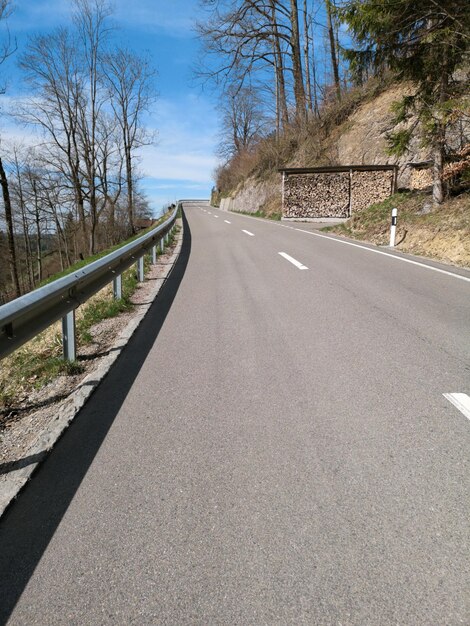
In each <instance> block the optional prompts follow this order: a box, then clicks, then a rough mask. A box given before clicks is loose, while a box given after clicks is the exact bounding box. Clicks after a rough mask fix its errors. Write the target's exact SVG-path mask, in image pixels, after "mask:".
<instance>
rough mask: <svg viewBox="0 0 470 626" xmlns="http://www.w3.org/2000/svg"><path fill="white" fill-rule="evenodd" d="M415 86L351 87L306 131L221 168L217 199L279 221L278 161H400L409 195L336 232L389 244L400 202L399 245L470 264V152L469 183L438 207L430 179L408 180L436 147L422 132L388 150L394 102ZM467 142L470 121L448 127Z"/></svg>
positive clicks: (454, 144) (458, 143)
mask: <svg viewBox="0 0 470 626" xmlns="http://www.w3.org/2000/svg"><path fill="white" fill-rule="evenodd" d="M411 89H412V87H411V85H409V84H399V85H397V84H391V85H389V86H384V85H379V84H377V83H372V84H369V85H368V86H367V88H365V89H362V90H354V91H352V92H350V93H349V94H348V96H347V97H346V98H345V99H344V101H343V102H342V103H341V105H337V104H335V105H331V106H330V107H329V108H327V109H326V110H325V111H324V114H323V117H322V119H321V120H320V121H315V122H312V123H311V124H310V125H309V128H308V130H307V132H306V133H304V134H303V135H300V134H299V132H298V131H297V132H296V131H295V129H289V130H288V131H287V132H286V133H285V134H284V136H283V137H281V138H280V140H278V141H277V142H275V140H274V139H273V138H269V139H266V140H263V141H262V142H260V143H259V144H258V145H257V146H256V148H255V150H253V151H252V152H251V153H250V154H249V155H241V156H240V157H238V158H235V159H232V161H231V162H230V163H229V164H228V165H226V166H225V168H223V169H222V172H221V174H222V175H220V172H219V180H218V184H219V193H218V194H217V193H216V194H215V195H214V197H213V202H214V204H216V205H219V204H220V200H221V198H224V197H225V198H230V200H229V202H228V203H227V202H225V203H224V206H226V207H227V208H229V210H233V211H241V212H247V213H255V212H256V213H258V215H264V216H266V217H274V218H278V219H279V218H280V217H281V213H282V198H281V175H280V174H279V173H278V171H277V169H278V167H280V166H283V167H313V166H318V165H351V164H354V165H358V164H360V165H379V164H395V165H398V167H399V170H398V188H399V190H401V191H402V192H403V193H399V194H397V195H395V196H394V198H393V200H392V201H386V202H385V203H381V204H380V205H374V206H372V207H369V208H368V209H366V210H364V211H361V212H358V213H355V214H354V215H353V216H352V217H351V218H350V219H349V220H348V222H346V223H345V224H342V225H340V226H339V227H337V228H335V229H334V232H335V233H336V234H340V235H346V236H350V237H354V238H357V239H363V240H367V241H371V242H373V243H377V244H380V245H383V244H384V243H385V240H386V239H387V237H388V232H389V228H390V210H391V206H392V205H391V204H390V202H392V203H394V206H398V207H400V208H399V210H400V218H399V236H398V237H397V241H399V242H400V243H399V245H398V248H399V249H402V250H404V251H405V250H406V251H408V252H412V253H415V254H422V255H427V256H431V257H433V258H436V259H439V260H442V261H444V262H447V263H453V264H457V265H462V266H467V267H468V266H470V231H469V228H470V194H469V192H468V191H465V185H467V189H468V181H469V180H470V159H469V158H468V156H467V157H465V158H463V160H462V163H461V164H462V165H463V167H465V168H466V172H464V175H463V176H461V177H460V178H461V180H463V182H464V184H463V187H462V186H461V187H460V189H459V190H458V191H459V195H458V196H457V197H452V195H456V192H455V191H454V192H453V194H449V198H448V200H447V201H446V202H444V204H443V205H441V206H440V207H439V208H438V209H433V208H432V203H431V198H430V194H429V192H430V189H429V188H426V185H425V184H424V185H422V186H423V187H424V189H421V190H415V191H412V192H411V193H410V192H409V187H410V184H412V183H413V182H415V181H412V180H411V179H412V176H415V175H416V169H414V170H413V166H414V165H415V164H417V163H422V162H425V161H427V160H428V159H429V157H430V148H429V147H425V146H424V145H423V143H422V141H421V140H420V137H419V134H417V135H415V136H414V137H413V139H412V141H411V143H410V146H409V150H408V152H407V153H406V154H405V155H404V156H403V157H400V158H398V157H396V156H390V155H389V154H387V135H388V133H389V132H390V131H391V130H392V129H393V127H394V125H393V113H392V110H391V109H392V105H393V103H394V102H396V101H398V100H399V99H400V98H402V97H403V96H404V95H407V94H409V93H410V92H411ZM413 121H414V120H413V119H410V120H409V121H408V122H407V123H408V124H412V123H413ZM468 144H470V125H469V124H466V125H465V124H463V123H461V122H459V123H458V124H457V123H456V124H455V126H454V128H451V129H450V132H449V145H450V147H451V149H453V150H459V149H461V148H462V147H463V146H466V145H468ZM410 164H411V165H410ZM461 169H462V168H461ZM421 174H423V172H421ZM424 174H425V175H429V174H428V172H424ZM425 182H426V181H425Z"/></svg>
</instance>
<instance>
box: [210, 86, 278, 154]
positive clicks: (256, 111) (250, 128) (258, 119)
mask: <svg viewBox="0 0 470 626" xmlns="http://www.w3.org/2000/svg"><path fill="white" fill-rule="evenodd" d="M219 110H220V112H221V113H222V125H221V142H220V145H219V151H218V152H219V155H220V156H222V157H223V158H225V159H229V158H231V157H232V156H234V155H236V154H241V153H243V152H245V151H247V150H249V149H250V148H251V147H252V146H253V145H254V144H255V143H256V142H257V141H258V140H259V139H260V138H261V137H262V136H263V135H264V133H265V129H266V121H267V120H266V116H265V114H264V112H263V107H262V102H261V100H260V97H259V96H258V95H257V92H256V91H255V90H254V89H253V88H249V87H243V88H242V89H238V88H237V87H236V86H233V85H232V86H231V87H229V88H228V90H227V91H226V92H225V93H224V94H223V96H222V98H221V103H220V106H219Z"/></svg>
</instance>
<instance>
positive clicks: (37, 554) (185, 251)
mask: <svg viewBox="0 0 470 626" xmlns="http://www.w3.org/2000/svg"><path fill="white" fill-rule="evenodd" d="M183 223H184V241H183V246H182V250H181V253H180V256H179V258H178V260H177V262H176V264H175V267H174V268H173V270H172V272H171V273H170V276H169V277H168V279H167V280H166V282H165V283H164V285H163V287H162V289H161V290H160V293H159V294H158V296H157V298H156V300H155V302H154V303H153V305H152V306H151V308H150V309H149V311H148V313H147V315H146V316H145V318H144V320H143V321H142V323H141V325H140V326H139V329H138V331H137V332H136V333H135V334H134V336H133V337H132V338H131V340H130V342H129V344H128V345H127V346H126V348H125V349H124V351H123V354H122V355H121V357H120V358H119V359H118V361H117V362H116V363H115V364H114V366H113V367H112V369H111V371H110V372H109V374H108V375H107V377H106V378H105V379H104V381H103V382H102V383H101V385H100V386H99V387H98V389H97V390H96V392H95V393H94V394H93V396H92V398H91V400H90V401H89V402H88V404H87V405H86V406H85V407H84V408H83V410H82V411H81V412H80V413H79V414H78V415H77V417H76V418H75V420H74V421H73V423H72V424H71V426H70V427H69V428H68V429H67V431H66V432H65V434H64V436H63V437H62V438H61V440H60V441H59V442H58V443H57V444H56V446H55V447H54V449H53V451H52V452H51V453H50V455H49V456H48V457H47V459H46V460H45V461H44V463H43V464H42V466H41V467H40V468H39V470H38V471H37V472H36V474H35V475H34V477H33V479H32V480H31V482H30V483H29V484H28V485H27V486H26V488H25V489H24V491H23V492H22V493H21V495H20V497H19V498H18V500H17V501H16V502H15V503H13V505H12V506H11V507H10V509H9V510H8V511H7V512H6V514H5V515H4V516H3V518H2V519H1V520H0V598H1V600H0V624H4V623H5V622H6V621H7V620H8V618H9V616H10V615H11V613H12V611H13V609H14V607H15V605H16V603H17V601H18V599H19V598H20V596H21V594H22V592H23V590H24V588H25V587H26V585H27V583H28V581H29V579H30V577H31V575H32V574H33V572H34V570H35V568H36V565H37V564H38V562H39V560H40V559H41V556H42V554H43V553H44V551H45V550H46V548H47V545H48V544H49V542H50V540H51V539H52V537H53V536H54V533H55V531H56V529H57V527H58V525H59V524H60V521H61V519H62V517H63V516H64V515H65V513H66V511H67V508H68V506H69V504H70V502H71V500H72V498H73V497H74V495H75V492H76V491H77V489H78V488H79V486H80V483H81V482H82V480H83V478H84V477H85V475H86V473H87V471H88V468H89V467H90V465H91V463H92V461H93V459H94V457H95V455H96V454H97V452H98V450H99V449H100V446H101V444H102V442H103V441H104V439H105V437H106V434H107V432H108V430H109V428H110V427H111V425H112V423H113V421H114V419H115V417H116V415H117V414H118V412H119V410H120V408H121V405H122V403H123V402H124V400H125V398H126V396H127V394H128V392H129V390H130V388H131V387H132V385H133V383H134V380H135V378H136V376H137V374H138V373H139V370H140V369H141V367H142V364H143V362H144V361H145V359H146V357H147V354H148V353H149V351H150V349H151V348H152V346H153V344H154V342H155V340H156V338H157V337H158V334H159V332H160V329H161V328H162V326H163V323H164V321H165V319H166V316H167V314H168V312H169V310H170V307H171V304H172V302H173V299H174V297H175V295H176V293H177V291H178V288H179V285H180V283H181V280H182V278H183V276H184V273H185V270H186V266H187V264H188V260H189V256H190V251H191V233H190V230H189V225H188V222H187V220H186V217H185V216H184V213H183ZM90 514H92V512H90Z"/></svg>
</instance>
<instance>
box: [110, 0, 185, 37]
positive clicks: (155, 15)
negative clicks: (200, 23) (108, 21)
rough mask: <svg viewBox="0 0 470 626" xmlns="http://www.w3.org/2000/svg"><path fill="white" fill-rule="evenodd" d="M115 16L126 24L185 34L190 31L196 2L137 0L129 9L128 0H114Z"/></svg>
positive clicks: (179, 34) (176, 34) (173, 33)
mask: <svg viewBox="0 0 470 626" xmlns="http://www.w3.org/2000/svg"><path fill="white" fill-rule="evenodd" d="M114 6H115V8H116V18H117V20H118V21H120V22H124V23H126V24H129V23H131V24H134V25H136V26H141V27H145V28H147V29H162V30H164V31H166V32H167V33H169V34H172V35H173V36H174V37H180V36H187V35H188V33H190V32H192V30H193V27H194V22H195V10H196V8H197V2H191V0H171V6H169V3H167V2H158V1H155V0H139V2H134V4H133V6H132V10H131V11H129V2H128V0H116V1H115V3H114Z"/></svg>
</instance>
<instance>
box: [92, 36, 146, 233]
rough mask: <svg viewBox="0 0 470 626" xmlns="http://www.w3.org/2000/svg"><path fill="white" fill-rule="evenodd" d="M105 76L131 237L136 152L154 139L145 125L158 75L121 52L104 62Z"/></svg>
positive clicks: (119, 49)
mask: <svg viewBox="0 0 470 626" xmlns="http://www.w3.org/2000/svg"><path fill="white" fill-rule="evenodd" d="M104 73H105V75H106V79H107V84H108V87H109V90H110V96H111V106H112V108H113V111H114V113H115V118H116V121H117V124H118V126H119V128H120V131H121V137H122V146H123V150H124V162H125V171H126V187H127V214H128V220H129V228H130V231H131V233H134V232H135V224H134V215H135V212H134V173H133V160H134V154H135V151H136V149H137V148H139V147H141V146H143V145H144V144H146V143H149V141H150V140H151V137H150V136H149V135H148V133H147V132H146V131H145V128H144V126H143V123H142V117H143V114H144V113H145V112H146V111H148V110H149V107H150V105H151V103H152V101H153V100H154V98H155V94H154V92H153V89H152V79H153V77H154V75H155V72H154V70H152V68H151V67H150V64H149V62H148V61H147V59H145V58H143V57H140V56H137V55H136V54H134V53H133V52H131V51H129V50H127V49H125V48H118V49H117V50H116V51H115V52H112V53H110V54H107V55H106V56H105V58H104Z"/></svg>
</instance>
